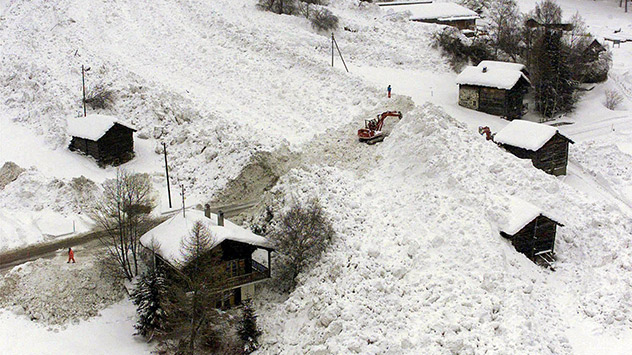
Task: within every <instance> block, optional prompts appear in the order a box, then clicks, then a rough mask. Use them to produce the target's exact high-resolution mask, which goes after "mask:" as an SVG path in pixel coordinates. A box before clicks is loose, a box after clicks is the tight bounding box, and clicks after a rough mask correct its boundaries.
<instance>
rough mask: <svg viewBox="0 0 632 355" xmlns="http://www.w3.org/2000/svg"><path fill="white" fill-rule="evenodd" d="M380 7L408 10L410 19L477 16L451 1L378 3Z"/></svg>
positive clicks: (462, 18) (463, 18)
mask: <svg viewBox="0 0 632 355" xmlns="http://www.w3.org/2000/svg"><path fill="white" fill-rule="evenodd" d="M378 5H379V6H380V7H382V9H384V10H386V11H391V10H392V11H393V12H396V13H398V12H410V20H412V21H414V20H434V19H437V20H439V21H454V20H471V19H477V18H478V17H479V16H478V14H477V13H476V12H474V11H472V10H470V9H468V8H467V7H463V6H461V5H458V4H455V3H453V2H430V3H425V4H423V3H422V4H405V3H395V4H392V3H390V4H378Z"/></svg>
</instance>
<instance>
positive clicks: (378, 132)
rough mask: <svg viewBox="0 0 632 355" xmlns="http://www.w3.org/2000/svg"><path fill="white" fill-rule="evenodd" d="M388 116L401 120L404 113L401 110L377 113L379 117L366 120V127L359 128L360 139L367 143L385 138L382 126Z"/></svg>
mask: <svg viewBox="0 0 632 355" xmlns="http://www.w3.org/2000/svg"><path fill="white" fill-rule="evenodd" d="M386 117H397V118H399V119H400V120H401V119H402V117H403V115H402V113H401V112H400V111H386V112H382V113H381V114H379V115H377V118H374V119H372V120H365V121H364V128H361V129H359V130H358V139H359V140H360V142H364V143H367V144H375V143H377V142H381V141H383V140H384V134H383V133H382V126H384V120H385V119H386Z"/></svg>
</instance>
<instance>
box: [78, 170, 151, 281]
mask: <svg viewBox="0 0 632 355" xmlns="http://www.w3.org/2000/svg"><path fill="white" fill-rule="evenodd" d="M153 207H154V199H153V196H152V186H151V181H150V178H149V175H147V174H132V173H129V172H127V171H126V170H122V169H119V170H117V172H116V178H115V179H108V180H106V181H105V182H104V183H103V196H102V197H101V199H100V200H99V201H97V202H96V203H95V207H94V208H93V209H92V211H91V213H90V215H91V217H92V218H93V219H94V221H95V222H96V224H97V225H98V226H99V227H100V228H101V229H103V232H102V234H100V237H99V240H100V241H101V242H102V243H103V245H105V246H106V247H107V250H108V252H109V254H110V256H111V257H112V258H113V259H114V260H115V262H116V264H117V265H118V266H119V267H120V270H121V272H122V274H123V275H124V276H125V278H127V279H128V280H130V281H131V280H132V278H134V276H136V275H138V264H139V239H140V236H141V235H142V234H143V233H144V232H145V231H146V229H147V226H148V225H149V223H148V222H149V213H150V212H151V211H152V209H153Z"/></svg>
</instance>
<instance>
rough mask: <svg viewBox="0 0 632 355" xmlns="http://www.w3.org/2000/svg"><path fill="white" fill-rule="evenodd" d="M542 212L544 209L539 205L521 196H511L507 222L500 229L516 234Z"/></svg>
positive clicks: (509, 233)
mask: <svg viewBox="0 0 632 355" xmlns="http://www.w3.org/2000/svg"><path fill="white" fill-rule="evenodd" d="M541 214H542V210H540V209H539V208H538V207H536V206H534V205H532V204H530V203H528V202H526V201H523V200H521V199H519V198H516V197H511V198H509V208H508V210H507V215H508V218H507V222H506V223H505V224H503V225H500V231H502V232H505V233H507V234H508V235H514V234H516V233H518V232H519V231H520V230H521V229H522V228H524V226H526V225H527V224H529V223H530V222H531V221H533V220H534V219H535V218H536V217H538V216H539V215H541Z"/></svg>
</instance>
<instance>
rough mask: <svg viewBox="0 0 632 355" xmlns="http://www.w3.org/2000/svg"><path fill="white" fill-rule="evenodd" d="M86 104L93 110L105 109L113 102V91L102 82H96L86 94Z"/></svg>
mask: <svg viewBox="0 0 632 355" xmlns="http://www.w3.org/2000/svg"><path fill="white" fill-rule="evenodd" d="M86 104H87V105H88V106H90V107H91V108H92V109H93V110H95V109H106V108H108V107H110V106H111V105H112V104H114V91H112V90H110V89H108V88H107V87H106V86H105V85H103V84H97V85H95V86H94V87H93V88H92V89H90V91H88V93H87V94H86Z"/></svg>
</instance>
